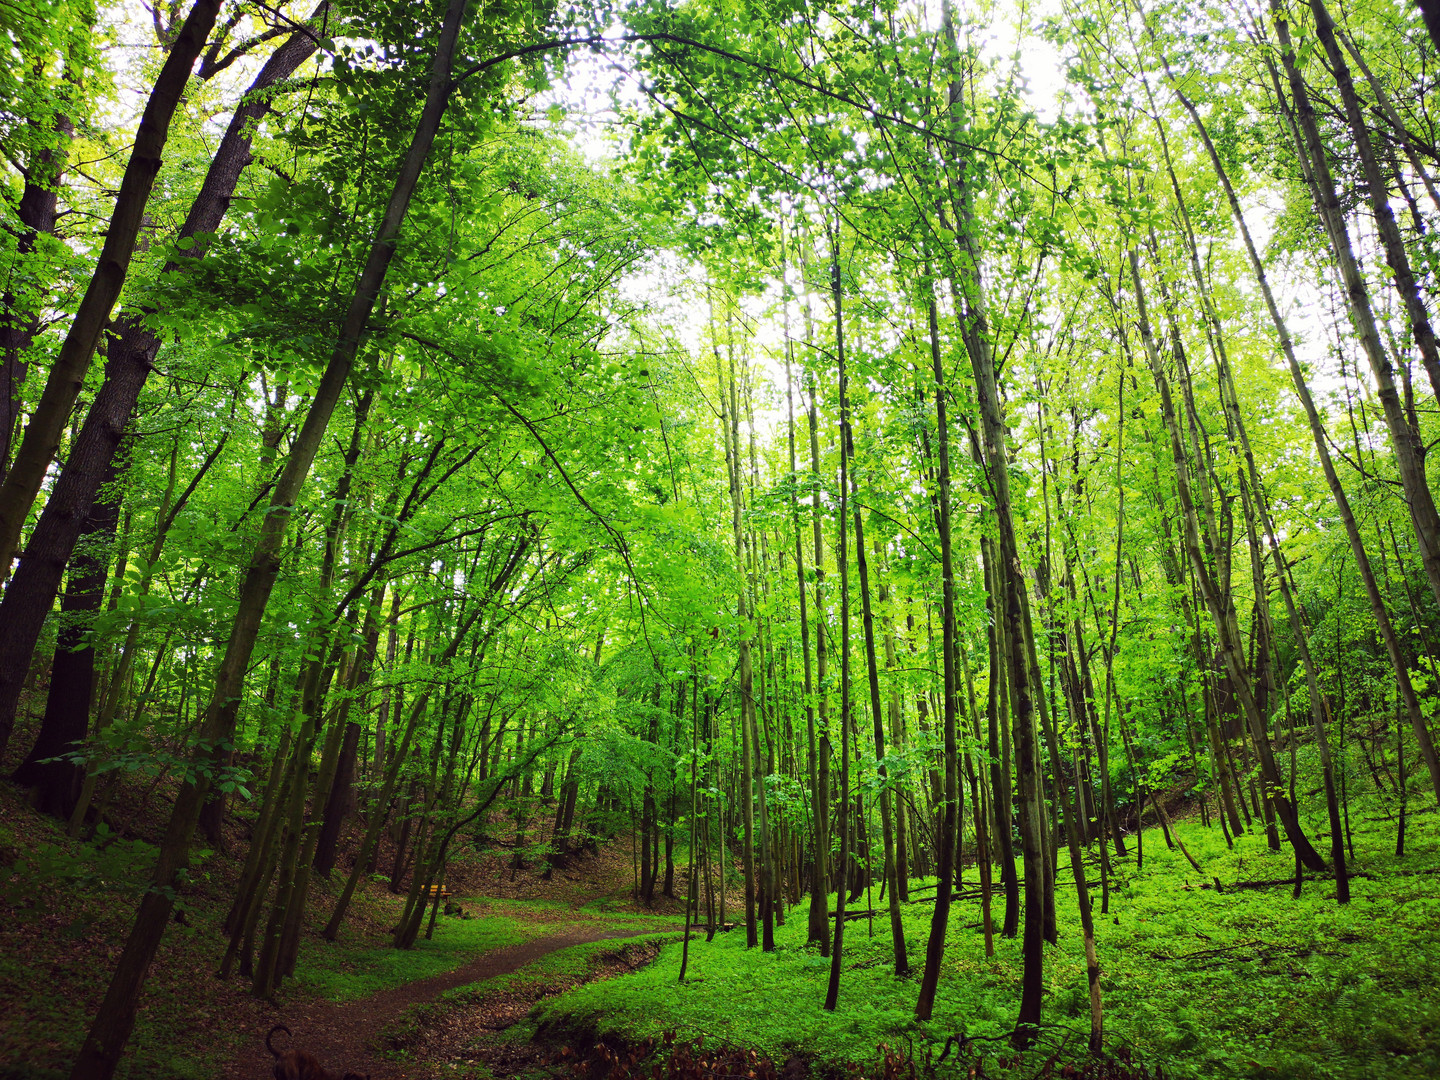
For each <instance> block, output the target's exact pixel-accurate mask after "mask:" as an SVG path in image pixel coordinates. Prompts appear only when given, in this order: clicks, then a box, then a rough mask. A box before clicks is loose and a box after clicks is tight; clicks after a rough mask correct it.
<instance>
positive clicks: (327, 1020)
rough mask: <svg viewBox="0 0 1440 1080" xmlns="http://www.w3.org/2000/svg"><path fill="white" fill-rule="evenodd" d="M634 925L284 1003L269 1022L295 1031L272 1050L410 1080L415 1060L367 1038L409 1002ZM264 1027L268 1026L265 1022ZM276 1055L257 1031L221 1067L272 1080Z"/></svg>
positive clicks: (238, 1076)
mask: <svg viewBox="0 0 1440 1080" xmlns="http://www.w3.org/2000/svg"><path fill="white" fill-rule="evenodd" d="M634 935H635V931H634V930H625V931H621V932H613V931H612V932H604V931H601V930H599V929H597V930H590V931H584V930H582V931H575V932H571V933H568V934H552V935H549V936H547V937H541V938H535V939H534V940H532V941H526V942H523V943H521V944H519V945H508V946H505V947H503V948H499V949H492V950H490V951H489V952H486V953H484V954H482V955H480V956H478V957H476V958H475V959H474V960H472V961H471V962H470V963H468V964H466V965H464V966H463V967H460V968H456V969H455V970H454V971H450V972H446V973H445V974H443V975H435V976H432V977H431V978H428V979H422V980H420V981H419V982H413V983H406V984H405V985H404V986H397V987H394V988H392V989H390V990H382V991H381V992H380V993H378V994H375V995H373V996H372V997H368V998H362V999H361V1000H359V1001H349V1002H346V1003H345V1004H343V1005H335V1004H331V1003H329V1002H325V1001H312V1002H299V1003H294V1004H288V1005H286V1006H285V1007H284V1008H283V1009H282V1010H281V1011H280V1012H278V1013H275V1014H274V1019H272V1020H271V1021H270V1022H269V1023H270V1024H284V1025H285V1026H286V1027H288V1028H289V1029H290V1030H291V1031H292V1032H293V1033H294V1036H295V1037H294V1040H293V1042H291V1041H287V1039H286V1036H285V1035H284V1033H283V1032H282V1033H280V1034H277V1035H276V1036H275V1046H276V1049H280V1050H284V1049H288V1048H290V1047H291V1046H294V1047H295V1048H297V1049H301V1050H305V1051H307V1052H309V1053H311V1054H314V1055H315V1056H316V1057H317V1058H318V1059H319V1060H320V1064H321V1065H323V1066H324V1067H325V1068H327V1069H329V1070H331V1071H332V1072H334V1073H335V1075H336V1076H337V1077H339V1076H343V1075H344V1073H345V1071H346V1070H349V1071H351V1072H357V1073H361V1074H362V1075H363V1074H366V1073H368V1074H369V1076H370V1080H408V1078H413V1077H420V1076H424V1075H426V1071H425V1070H424V1069H423V1068H422V1067H421V1066H418V1065H412V1064H407V1063H401V1062H394V1061H387V1060H385V1059H384V1058H381V1057H379V1056H378V1055H376V1054H375V1053H374V1052H373V1051H371V1049H370V1045H369V1044H370V1042H371V1040H373V1039H374V1038H375V1036H376V1035H377V1034H379V1032H380V1030H381V1029H382V1028H384V1027H385V1026H386V1025H387V1024H390V1023H392V1022H393V1021H394V1020H396V1019H397V1018H398V1017H399V1016H400V1014H401V1013H402V1012H404V1011H405V1010H406V1009H407V1008H409V1007H410V1006H411V1005H416V1004H419V1003H421V1002H427V1001H433V1000H435V999H436V998H437V997H439V996H440V995H441V994H443V993H444V992H445V991H446V990H450V989H453V988H454V987H457V986H465V985H467V984H469V983H473V982H479V981H481V980H482V979H493V978H495V977H496V976H498V975H508V974H509V973H510V972H512V971H517V970H519V969H520V968H522V967H524V966H525V965H526V964H529V963H532V962H533V961H535V960H538V959H540V957H542V956H545V955H546V954H547V953H552V952H555V951H556V950H558V949H568V948H569V947H570V946H572V945H584V944H586V943H587V942H591V941H604V940H606V939H609V938H625V937H633V936H634ZM265 1030H269V1028H268V1027H267V1028H266V1029H265ZM273 1067H274V1059H272V1058H271V1057H270V1054H269V1053H268V1052H267V1051H266V1049H265V1031H257V1032H256V1033H255V1037H254V1038H253V1039H252V1040H251V1042H250V1044H249V1046H248V1047H247V1048H246V1050H245V1052H244V1053H243V1054H242V1055H241V1056H240V1058H239V1060H237V1061H234V1062H232V1063H231V1064H230V1065H228V1066H227V1067H226V1069H225V1072H224V1076H225V1080H270V1077H271V1076H272V1071H271V1070H272V1069H273Z"/></svg>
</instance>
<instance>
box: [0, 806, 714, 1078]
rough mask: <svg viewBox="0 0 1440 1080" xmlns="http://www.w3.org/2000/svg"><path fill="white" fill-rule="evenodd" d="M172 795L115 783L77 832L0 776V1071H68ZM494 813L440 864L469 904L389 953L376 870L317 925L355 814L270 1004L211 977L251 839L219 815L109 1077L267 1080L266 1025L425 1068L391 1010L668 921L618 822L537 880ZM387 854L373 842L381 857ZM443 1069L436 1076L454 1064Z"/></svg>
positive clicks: (328, 1047) (556, 979)
mask: <svg viewBox="0 0 1440 1080" xmlns="http://www.w3.org/2000/svg"><path fill="white" fill-rule="evenodd" d="M168 794H169V793H168V792H167V791H166V785H165V783H164V782H161V783H160V784H158V785H156V786H155V787H154V788H153V789H152V790H149V791H146V790H145V789H144V788H141V787H136V788H134V789H126V790H122V791H120V792H117V794H116V797H115V798H114V800H113V802H112V804H111V806H110V810H109V813H108V815H107V816H108V820H109V821H110V822H112V825H111V826H110V827H109V828H108V829H107V830H105V831H103V832H102V833H101V834H100V835H99V836H97V837H95V838H92V839H91V840H90V841H88V842H80V841H75V840H71V839H69V838H68V837H66V835H65V833H64V829H63V826H62V825H61V824H60V823H58V822H56V821H54V820H53V819H50V818H48V817H46V816H44V815H42V814H38V813H36V812H35V811H34V810H33V809H31V807H30V806H28V805H27V804H26V803H25V801H24V799H23V798H22V795H21V792H20V791H19V790H18V789H16V788H14V787H13V786H11V785H9V784H8V783H0V1080H59V1078H62V1077H64V1076H66V1075H67V1074H68V1068H69V1065H70V1063H71V1062H72V1061H73V1060H74V1056H75V1053H76V1051H77V1050H78V1048H79V1045H80V1041H81V1039H82V1038H83V1036H84V1033H85V1029H86V1027H87V1025H88V1023H89V1021H90V1019H91V1018H92V1017H93V1015H94V1013H95V1010H96V1008H97V1007H98V1005H99V1003H100V1000H101V998H102V997H103V995H104V992H105V987H106V984H107V981H108V979H109V975H110V972H111V971H112V969H113V967H114V964H115V961H116V959H117V957H118V956H119V953H120V950H121V948H122V947H123V944H124V941H125V937H126V935H127V934H128V933H129V931H130V927H131V924H132V922H133V919H134V913H135V906H136V904H137V903H138V900H139V897H140V895H141V890H142V889H143V882H144V880H145V876H146V873H147V869H148V867H149V865H150V862H151V860H152V858H153V852H154V846H153V844H154V841H155V840H156V839H158V837H159V835H160V831H161V829H162V828H163V825H164V821H165V815H166V814H167V813H168V810H169V804H168V798H167V797H166V796H167V795H168ZM495 824H496V831H497V834H498V836H497V837H496V838H493V843H491V844H490V845H488V846H487V847H486V848H484V849H482V850H481V851H479V852H471V853H469V854H467V855H466V856H465V857H463V858H457V859H456V860H454V861H453V862H452V863H451V865H450V868H449V871H448V874H449V876H448V880H447V887H448V888H449V889H450V891H451V893H452V901H453V902H456V903H458V904H459V906H460V907H461V908H462V909H463V914H455V915H448V916H446V915H442V916H440V918H439V919H438V922H437V924H436V926H435V930H434V934H433V938H430V939H424V938H422V939H421V940H420V941H419V942H418V943H417V946H416V948H414V949H413V950H409V951H406V952H401V951H399V950H396V949H394V948H391V947H390V937H389V929H390V927H391V926H392V925H393V924H394V923H395V922H396V920H397V919H398V917H399V914H400V911H401V908H402V906H403V903H404V896H403V895H396V894H393V893H391V892H390V891H389V889H388V888H387V887H386V884H385V878H384V876H383V875H375V876H373V877H372V879H370V880H363V881H362V883H361V886H360V888H359V889H357V891H356V895H355V899H354V901H353V902H352V905H351V908H350V912H349V914H348V915H347V918H346V922H345V925H344V927H343V928H342V931H341V935H340V941H339V942H337V943H335V944H328V943H326V942H325V941H323V940H322V939H321V938H320V936H319V933H318V931H319V929H320V927H321V926H323V925H324V922H325V920H326V919H327V918H328V914H329V911H330V909H331V907H332V905H333V899H334V896H335V894H336V893H338V891H339V889H340V887H341V886H342V885H343V883H344V880H345V876H346V875H347V874H348V872H349V870H350V867H351V865H353V854H351V855H347V854H346V853H347V852H351V853H353V851H354V850H355V847H356V846H357V840H358V830H359V826H358V824H357V823H355V822H354V821H353V819H352V821H351V827H350V829H349V834H348V835H347V836H346V837H345V838H344V839H343V840H342V844H341V858H340V865H339V866H338V867H337V869H336V871H335V872H334V873H333V875H332V877H331V879H329V880H326V879H324V878H318V877H317V878H315V879H313V880H312V885H311V905H310V912H309V917H308V925H307V931H308V932H307V933H306V935H305V938H304V940H303V943H302V946H301V952H300V959H299V963H298V965H297V970H296V973H295V975H296V977H295V978H294V979H293V980H291V981H289V982H287V983H286V984H285V986H284V987H283V988H282V990H281V991H280V993H279V994H278V995H277V998H276V1000H275V1001H273V1002H272V1001H264V1000H259V999H257V998H255V997H253V996H251V994H250V993H249V983H248V980H244V979H240V978H238V977H235V978H232V979H230V980H224V981H222V980H221V979H218V978H217V977H216V975H215V972H216V969H217V967H218V964H219V959H220V955H221V953H222V952H223V950H224V944H225V938H224V936H223V934H222V933H221V931H220V922H221V920H222V919H223V917H224V915H225V912H226V909H227V907H228V905H229V903H230V900H231V899H232V898H233V896H234V890H235V887H236V882H237V880H238V876H239V871H240V863H241V860H242V859H243V856H244V853H245V850H246V847H247V843H246V838H247V832H246V830H247V827H248V826H247V823H246V821H245V820H244V818H243V816H241V817H240V818H237V819H232V820H228V821H227V825H226V833H225V843H224V844H223V846H222V850H218V851H202V852H200V853H199V854H198V856H197V857H196V858H195V860H194V864H195V865H194V869H193V871H192V875H191V882H190V884H189V885H188V886H187V888H186V889H185V890H184V892H183V894H182V896H181V898H180V904H179V906H178V914H177V919H176V921H175V922H174V923H173V924H172V925H171V926H170V927H169V929H168V930H167V932H166V935H165V939H164V941H163V943H162V945H161V949H160V953H159V955H158V956H157V958H156V961H155V963H154V965H153V967H152V969H151V973H150V977H149V979H148V982H147V984H146V988H145V992H144V998H143V1000H142V1002H141V1005H140V1012H139V1016H138V1019H137V1024H136V1028H135V1032H134V1035H133V1036H132V1038H131V1040H130V1043H129V1044H128V1046H127V1048H126V1052H125V1056H124V1058H123V1059H122V1062H121V1065H120V1068H119V1071H118V1074H117V1075H118V1077H120V1080H138V1078H140V1077H144V1078H146V1080H191V1078H194V1080H199V1078H201V1077H204V1078H207V1080H208V1078H213V1077H216V1076H224V1077H227V1078H230V1080H249V1078H252V1077H253V1078H255V1080H262V1078H268V1077H269V1076H270V1071H271V1070H270V1067H271V1065H272V1064H273V1062H272V1061H271V1059H270V1056H269V1054H268V1053H266V1051H265V1049H264V1037H265V1034H266V1032H268V1031H269V1030H270V1029H271V1028H272V1027H273V1026H274V1025H275V1024H285V1025H286V1026H287V1027H289V1028H290V1030H291V1031H292V1032H293V1033H294V1041H293V1043H292V1042H290V1041H288V1040H287V1039H286V1036H285V1035H284V1034H283V1033H280V1034H277V1035H276V1036H275V1040H274V1041H275V1046H276V1047H277V1049H282V1050H283V1049H286V1048H288V1047H289V1046H291V1045H294V1046H296V1047H297V1048H299V1049H305V1050H309V1051H310V1052H312V1053H314V1054H315V1055H316V1056H317V1057H318V1058H319V1059H320V1061H321V1063H322V1064H324V1065H326V1066H327V1067H329V1068H331V1069H335V1070H338V1072H337V1075H341V1074H343V1072H344V1071H345V1070H346V1069H351V1070H354V1071H357V1072H359V1073H361V1074H364V1073H366V1072H369V1073H370V1074H371V1077H372V1080H382V1078H385V1080H389V1078H393V1077H405V1078H413V1077H423V1076H432V1075H437V1073H436V1072H435V1071H434V1070H430V1069H428V1068H427V1067H426V1066H425V1065H424V1064H423V1063H421V1062H418V1061H413V1060H410V1059H411V1058H412V1057H413V1055H411V1054H409V1053H408V1052H406V1051H405V1050H404V1049H403V1047H402V1046H400V1042H403V1041H404V1040H403V1039H401V1040H399V1042H396V1040H395V1039H391V1040H390V1042H391V1043H392V1044H394V1045H393V1046H392V1048H391V1049H390V1050H388V1051H385V1052H383V1053H382V1052H380V1051H377V1049H376V1047H381V1046H383V1045H385V1043H384V1040H382V1039H380V1038H379V1036H380V1033H381V1030H382V1029H383V1028H385V1027H386V1026H387V1025H393V1024H397V1023H399V1024H400V1028H401V1029H403V1028H404V1023H403V1022H402V1021H403V1018H404V1017H405V1015H406V1011H407V1010H408V1009H411V1008H412V1007H414V1006H421V1005H424V1004H425V1003H427V1002H429V1001H431V1000H432V999H434V998H435V997H437V996H438V995H441V994H443V993H445V992H446V991H451V990H453V989H454V988H464V987H466V986H469V985H471V984H474V983H476V982H477V980H479V981H482V982H483V981H484V980H494V979H496V977H498V976H505V975H506V974H508V973H510V972H514V971H516V970H517V969H519V968H521V967H522V966H523V965H527V964H532V965H533V962H534V961H536V960H537V959H539V958H541V957H560V958H568V959H562V960H556V961H552V962H551V964H550V970H551V972H552V975H553V978H552V979H551V983H552V987H538V988H535V987H532V988H531V990H530V991H528V992H529V993H530V996H531V999H532V1000H536V999H538V998H539V997H540V996H543V995H544V994H546V993H549V992H552V989H560V988H564V987H569V986H573V985H576V983H577V982H578V981H580V980H581V979H584V978H589V977H598V976H602V975H605V974H608V973H613V972H614V971H616V970H621V969H623V967H624V965H625V964H626V963H630V962H635V963H638V962H640V960H639V959H637V958H638V957H640V956H641V955H642V953H643V955H646V956H653V954H654V952H655V951H657V948H656V947H655V946H648V947H646V948H645V949H643V950H642V952H641V953H637V952H636V951H635V950H633V949H631V950H629V951H625V950H620V951H617V949H619V947H618V946H610V945H609V944H607V943H608V942H609V941H611V940H612V939H617V938H629V937H634V936H636V935H645V934H651V933H654V932H657V931H671V930H673V929H675V928H677V927H678V926H679V925H680V916H679V915H677V914H676V912H677V911H678V910H679V907H680V905H679V902H678V901H675V900H672V899H669V898H666V897H664V896H660V895H657V896H656V897H655V901H654V904H653V905H652V906H649V907H647V906H646V905H643V904H640V903H637V902H636V901H635V900H634V899H633V898H632V896H631V890H632V883H633V880H634V868H633V855H634V853H633V851H632V850H631V842H630V838H629V837H628V836H626V837H621V838H619V839H617V840H616V841H613V842H611V843H609V844H607V845H603V846H601V847H600V848H599V850H598V851H596V852H595V853H593V854H586V855H580V856H578V857H576V858H574V859H572V860H571V862H570V863H569V864H568V865H567V866H565V867H563V868H558V869H556V870H554V871H553V873H551V874H550V875H548V876H546V875H545V874H543V873H542V868H541V867H540V866H530V867H527V868H524V869H520V870H518V871H516V870H513V869H512V868H511V859H512V852H511V851H510V850H508V849H507V848H506V846H505V845H506V837H505V823H504V821H503V820H497V822H496V823H495ZM393 854H394V853H393V848H391V847H390V846H389V845H388V843H387V844H386V845H384V846H382V849H381V857H380V862H379V865H380V867H381V868H382V869H385V868H388V867H389V865H390V860H392V859H393ZM677 874H678V872H677ZM677 880H683V878H680V877H678V876H677ZM732 903H733V900H732ZM588 943H598V945H597V946H596V947H595V948H598V949H599V950H600V951H594V949H592V948H587V945H588ZM622 954H623V958H622V959H617V957H622ZM617 965H618V967H617ZM501 981H503V980H501ZM511 996H512V997H513V990H512V992H511ZM527 1008H528V1006H527ZM445 1068H446V1069H447V1071H446V1072H445V1074H444V1075H448V1076H453V1075H455V1074H454V1072H453V1070H451V1069H450V1068H449V1066H448V1065H447V1066H445Z"/></svg>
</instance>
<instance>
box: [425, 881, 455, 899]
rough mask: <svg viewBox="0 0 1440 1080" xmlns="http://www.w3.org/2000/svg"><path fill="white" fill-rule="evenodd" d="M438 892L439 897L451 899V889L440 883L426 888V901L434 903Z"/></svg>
mask: <svg viewBox="0 0 1440 1080" xmlns="http://www.w3.org/2000/svg"><path fill="white" fill-rule="evenodd" d="M437 894H438V895H439V897H440V899H441V900H449V899H450V890H449V889H447V888H444V887H443V886H440V885H431V886H429V887H428V888H426V890H425V902H426V903H427V904H429V903H433V902H434V900H435V897H436V895H437Z"/></svg>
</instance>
